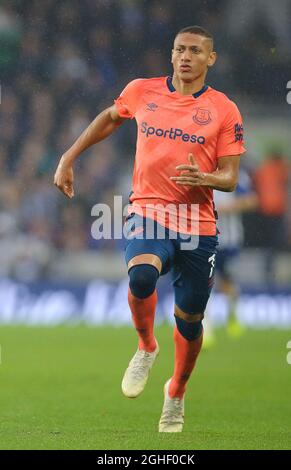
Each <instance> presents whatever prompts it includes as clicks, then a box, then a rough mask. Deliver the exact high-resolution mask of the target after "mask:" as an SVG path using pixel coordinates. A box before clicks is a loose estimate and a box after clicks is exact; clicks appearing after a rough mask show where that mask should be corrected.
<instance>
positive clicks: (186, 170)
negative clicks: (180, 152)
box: [170, 153, 205, 186]
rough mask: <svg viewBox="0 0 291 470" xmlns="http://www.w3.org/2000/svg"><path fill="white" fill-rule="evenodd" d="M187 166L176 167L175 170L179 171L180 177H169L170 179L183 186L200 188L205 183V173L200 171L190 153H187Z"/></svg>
mask: <svg viewBox="0 0 291 470" xmlns="http://www.w3.org/2000/svg"><path fill="white" fill-rule="evenodd" d="M188 160H189V162H190V164H189V165H178V166H176V170H179V171H181V175H180V176H170V179H171V180H173V181H176V183H177V184H182V185H183V186H201V185H203V183H204V181H205V173H203V172H201V171H200V168H199V165H198V163H197V162H196V161H195V159H194V156H193V154H192V153H189V155H188Z"/></svg>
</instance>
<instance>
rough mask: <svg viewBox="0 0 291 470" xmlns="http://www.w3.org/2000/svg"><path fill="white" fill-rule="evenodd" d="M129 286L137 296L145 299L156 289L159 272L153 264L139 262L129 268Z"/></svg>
mask: <svg viewBox="0 0 291 470" xmlns="http://www.w3.org/2000/svg"><path fill="white" fill-rule="evenodd" d="M128 274H129V287H130V290H131V293H132V294H133V295H134V296H135V297H139V298H140V299H145V298H146V297H149V296H150V295H151V294H152V293H153V292H154V290H155V288H156V284H157V280H158V277H159V272H158V270H157V268H155V266H153V265H151V264H137V265H135V266H133V267H132V268H130V270H129V273H128Z"/></svg>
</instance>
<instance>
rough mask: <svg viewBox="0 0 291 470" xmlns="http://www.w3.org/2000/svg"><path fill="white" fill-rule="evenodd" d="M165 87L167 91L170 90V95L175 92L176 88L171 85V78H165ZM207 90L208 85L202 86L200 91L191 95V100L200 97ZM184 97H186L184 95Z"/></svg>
mask: <svg viewBox="0 0 291 470" xmlns="http://www.w3.org/2000/svg"><path fill="white" fill-rule="evenodd" d="M167 87H168V89H169V90H170V92H171V93H172V92H173V91H176V88H175V87H174V85H173V83H172V77H167ZM207 89H208V85H203V87H202V88H201V90H199V91H196V93H193V94H192V96H193V98H198V97H199V96H200V95H202V93H204V92H205V91H206V90H207ZM185 96H186V95H185Z"/></svg>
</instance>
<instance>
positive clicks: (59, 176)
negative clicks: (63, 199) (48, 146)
mask: <svg viewBox="0 0 291 470" xmlns="http://www.w3.org/2000/svg"><path fill="white" fill-rule="evenodd" d="M73 183H74V172H73V167H72V166H71V165H68V164H66V163H64V161H63V160H62V159H61V160H60V162H59V164H58V167H57V169H56V172H55V177H54V184H55V185H56V187H57V188H59V190H60V191H62V193H64V194H65V196H67V197H69V198H70V199H71V198H72V197H74V186H73Z"/></svg>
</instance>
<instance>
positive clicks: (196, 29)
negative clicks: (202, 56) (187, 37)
mask: <svg viewBox="0 0 291 470" xmlns="http://www.w3.org/2000/svg"><path fill="white" fill-rule="evenodd" d="M182 33H191V34H198V36H203V37H204V38H207V39H210V40H211V41H212V45H213V42H214V41H213V36H212V34H210V33H209V31H207V30H206V29H204V28H202V26H187V27H186V28H183V29H180V31H178V33H177V34H176V36H175V38H176V37H177V36H178V34H182Z"/></svg>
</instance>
